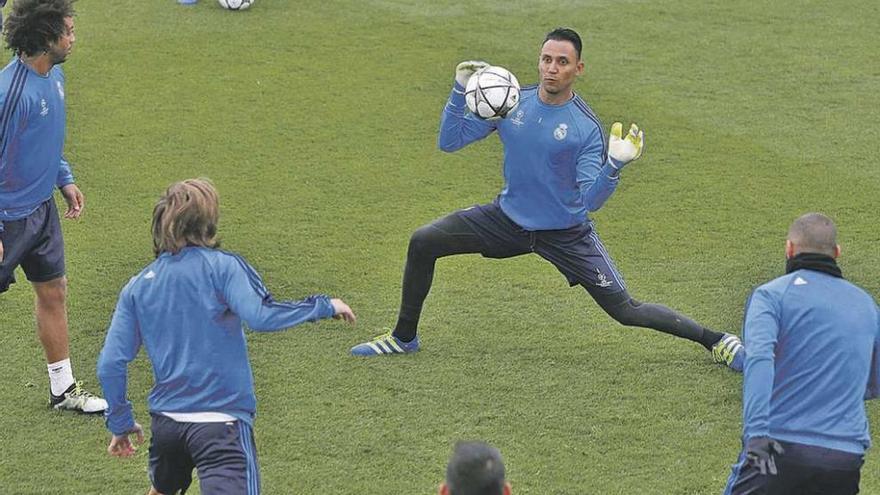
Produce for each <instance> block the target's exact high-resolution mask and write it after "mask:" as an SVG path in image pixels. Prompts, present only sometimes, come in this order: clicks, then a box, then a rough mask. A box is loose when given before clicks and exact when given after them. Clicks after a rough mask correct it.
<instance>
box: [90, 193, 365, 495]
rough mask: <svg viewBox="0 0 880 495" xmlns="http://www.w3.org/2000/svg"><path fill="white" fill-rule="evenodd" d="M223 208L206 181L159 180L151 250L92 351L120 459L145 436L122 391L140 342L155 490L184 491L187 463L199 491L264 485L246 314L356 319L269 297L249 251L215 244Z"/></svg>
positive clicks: (252, 319)
mask: <svg viewBox="0 0 880 495" xmlns="http://www.w3.org/2000/svg"><path fill="white" fill-rule="evenodd" d="M218 218H219V196H218V194H217V191H216V190H215V189H214V186H213V185H212V184H211V183H210V181H207V180H203V179H190V180H186V181H183V182H178V183H175V184H172V185H171V187H169V188H168V189H167V190H166V192H165V194H164V195H163V196H162V198H160V199H159V201H158V203H157V204H156V207H155V208H154V210H153V252H154V253H155V254H156V260H155V261H153V262H152V263H150V264H149V265H148V266H147V267H146V268H145V269H143V270H142V271H141V272H140V273H139V274H138V275H136V276H135V277H133V278H132V279H131V280H130V281H129V282H128V284H126V286H125V288H123V290H122V293H121V294H120V296H119V301H118V303H117V304H116V311H115V312H114V314H113V319H112V321H111V323H110V328H109V329H108V330H107V337H106V339H105V342H104V348H103V349H102V350H101V355H100V356H99V358H98V377H99V379H100V380H101V386H102V387H103V389H104V391H105V393H106V394H107V398H108V399H107V400H108V403H109V408H108V411H107V414H106V419H107V428H108V429H109V430H110V431H111V432H112V433H113V437H112V439H111V440H110V445H109V447H108V452H109V453H110V454H111V455H115V456H121V457H128V456H131V455H132V454H133V453H134V447H133V445H132V444H131V441H130V439H129V435H136V436H137V438H138V440H139V441H143V428H142V427H141V426H140V425H139V424H137V423H136V422H135V420H134V414H133V412H132V406H131V402H130V401H129V400H128V398H127V397H126V385H127V383H126V377H127V367H128V363H129V362H131V361H132V360H134V359H135V357H136V356H137V354H138V350H139V349H140V347H141V345H143V346H144V347H145V348H146V351H147V354H148V356H149V358H150V362H151V363H152V366H153V374H154V377H155V385H154V387H153V390H152V392H151V393H150V397H149V406H150V407H149V409H150V415H151V423H152V427H151V432H152V437H151V440H150V467H149V469H150V478H151V482H152V485H153V487H152V489H151V490H150V493H151V494H159V493H165V494H171V493H177V492H178V491H180V490H182V491H186V489H187V488H188V487H189V485H190V483H191V482H192V470H193V469H194V468H195V469H197V470H198V473H199V483H200V486H201V489H202V493H248V494H258V493H259V491H260V475H259V467H258V465H257V459H256V455H255V446H254V438H253V429H252V424H253V419H254V415H255V413H256V397H255V395H254V385H253V375H252V373H251V367H250V362H249V360H248V354H247V347H246V343H245V338H244V328H243V326H242V323H245V324H246V325H247V326H248V327H249V328H250V329H251V330H256V331H277V330H283V329H285V328H289V327H293V326H296V325H298V324H300V323H303V322H307V321H315V320H318V319H321V318H330V317H334V318H338V319H344V320H346V321H349V322H354V319H355V317H354V313H352V312H351V308H349V307H348V305H346V304H345V303H344V302H343V301H342V300H340V299H330V298H329V297H328V296H326V295H315V296H309V297H307V298H305V299H302V300H299V301H286V302H276V301H275V300H274V299H273V298H272V296H271V295H270V294H269V291H268V289H266V287H265V286H264V285H263V282H262V280H261V279H260V276H259V275H258V274H257V272H256V271H255V270H254V269H253V268H252V267H251V266H250V265H248V264H247V262H245V261H244V259H242V258H241V257H239V256H237V255H235V254H231V253H227V252H224V251H220V250H219V249H217V248H218V245H219V242H218V241H217V221H218Z"/></svg>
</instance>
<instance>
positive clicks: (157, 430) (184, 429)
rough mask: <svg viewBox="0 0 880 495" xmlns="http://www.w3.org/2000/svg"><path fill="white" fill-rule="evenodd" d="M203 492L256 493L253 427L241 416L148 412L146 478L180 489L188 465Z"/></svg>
mask: <svg viewBox="0 0 880 495" xmlns="http://www.w3.org/2000/svg"><path fill="white" fill-rule="evenodd" d="M193 469H196V470H197V471H198V473H199V488H200V489H201V492H202V494H203V495H257V494H259V493H260V470H259V467H258V465H257V450H256V448H255V446H254V433H253V429H251V427H250V425H248V424H247V423H245V422H243V421H230V422H226V423H183V422H177V421H174V420H173V419H171V418H169V417H167V416H163V415H161V414H153V415H152V436H151V437H150V481H151V482H152V483H153V487H154V488H155V489H156V490H158V491H159V492H160V493H163V494H172V493H177V492H178V490H180V491H181V493H185V492H186V490H187V488H189V485H190V484H191V483H192V471H193Z"/></svg>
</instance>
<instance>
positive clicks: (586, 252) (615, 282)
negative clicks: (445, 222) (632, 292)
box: [454, 202, 626, 296]
mask: <svg viewBox="0 0 880 495" xmlns="http://www.w3.org/2000/svg"><path fill="white" fill-rule="evenodd" d="M454 215H457V216H458V217H459V218H461V219H462V220H464V222H465V223H467V224H468V226H469V227H470V228H471V229H473V231H474V232H475V233H476V234H477V236H479V237H480V240H481V241H482V244H483V245H482V248H481V250H480V254H482V255H483V256H485V257H487V258H510V257H512V256H519V255H522V254H527V253H536V254H537V255H538V256H540V257H542V258H544V259H545V260H547V261H549V262H550V263H553V266H555V267H556V269H557V270H559V271H560V272H561V273H562V274H563V275H564V276H565V278H566V280H568V284H569V285H571V286H575V285H582V286H584V288H585V289H587V291H589V292H590V294H593V295H595V294H598V295H606V296H607V295H612V294H617V293H620V292H623V291H625V290H626V284H625V283H624V281H623V277H622V276H621V275H620V273H619V272H618V271H617V267H615V266H614V262H613V261H611V256H609V255H608V251H606V250H605V246H603V245H602V241H601V240H599V236H598V235H597V234H596V232H595V231H594V230H593V225H592V224H591V223H589V222H585V223H583V224H581V225H578V226H575V227H572V228H569V229H563V230H536V231H529V230H525V229H523V228H522V227H520V226H519V225H517V224H516V223H515V222H514V221H513V220H511V219H510V217H508V216H507V215H506V214H504V212H503V211H501V207H500V206H499V205H498V204H497V202H496V203H489V204H484V205H477V206H472V207H470V208H465V209H463V210H459V211H457V212H455V213H454Z"/></svg>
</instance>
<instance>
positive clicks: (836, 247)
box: [834, 244, 840, 258]
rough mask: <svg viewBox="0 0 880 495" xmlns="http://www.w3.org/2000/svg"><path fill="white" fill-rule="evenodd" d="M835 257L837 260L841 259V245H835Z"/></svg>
mask: <svg viewBox="0 0 880 495" xmlns="http://www.w3.org/2000/svg"><path fill="white" fill-rule="evenodd" d="M834 257H835V258H839V257H840V244H835V245H834Z"/></svg>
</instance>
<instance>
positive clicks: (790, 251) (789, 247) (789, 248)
mask: <svg viewBox="0 0 880 495" xmlns="http://www.w3.org/2000/svg"><path fill="white" fill-rule="evenodd" d="M785 257H786V258H793V257H794V243H793V242H791V240H790V239H786V240H785Z"/></svg>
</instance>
